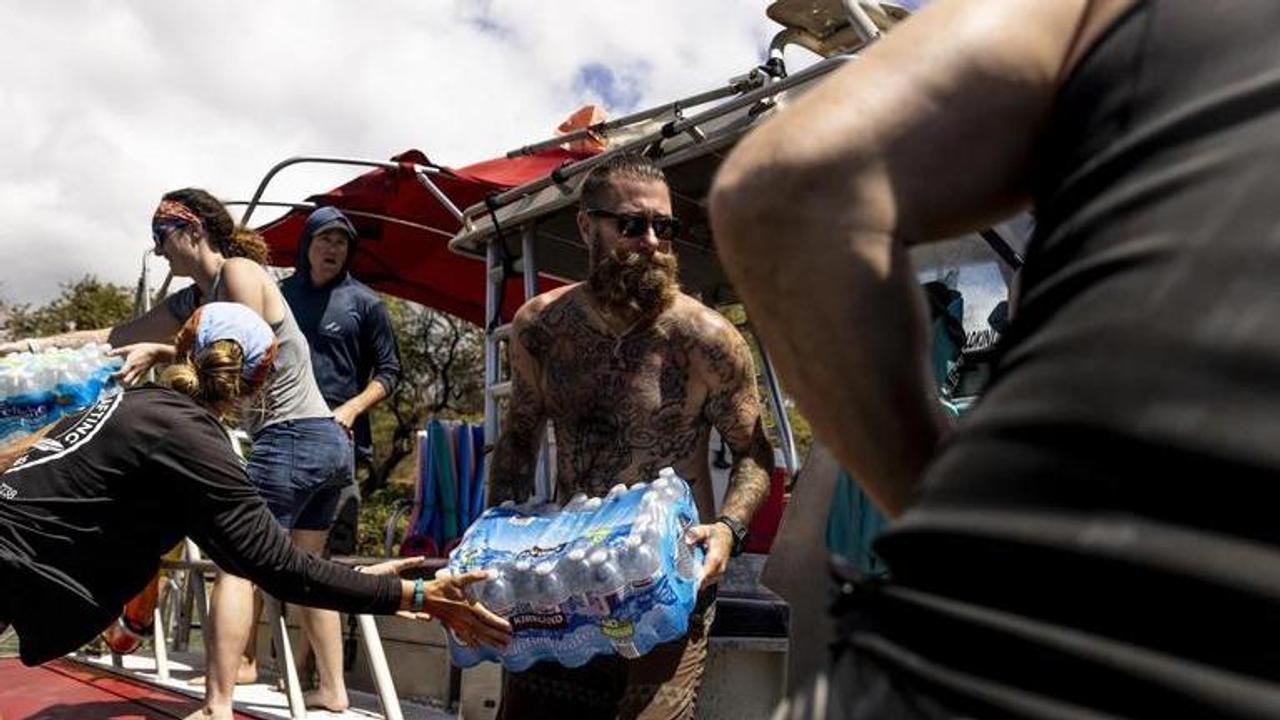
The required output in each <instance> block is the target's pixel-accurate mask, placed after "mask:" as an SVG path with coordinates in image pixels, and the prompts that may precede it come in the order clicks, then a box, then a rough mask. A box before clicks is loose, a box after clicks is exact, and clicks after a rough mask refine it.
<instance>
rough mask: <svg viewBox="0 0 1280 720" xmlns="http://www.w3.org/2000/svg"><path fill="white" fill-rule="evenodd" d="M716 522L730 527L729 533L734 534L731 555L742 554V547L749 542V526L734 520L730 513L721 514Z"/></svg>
mask: <svg viewBox="0 0 1280 720" xmlns="http://www.w3.org/2000/svg"><path fill="white" fill-rule="evenodd" d="M716 522H718V523H720V524H722V525H724V526H725V527H727V528H729V534H730V535H733V549H731V550H730V551H729V557H738V556H739V555H741V554H742V547H743V546H744V545H746V543H747V526H746V525H743V524H742V523H740V522H738V521H737V520H734V519H733V518H731V517H729V516H728V515H721V516H720V517H718V518H716Z"/></svg>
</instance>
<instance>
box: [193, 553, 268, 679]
mask: <svg viewBox="0 0 1280 720" xmlns="http://www.w3.org/2000/svg"><path fill="white" fill-rule="evenodd" d="M218 577H219V578H221V577H222V573H221V572H219V573H218ZM213 588H214V590H213V591H214V593H215V596H216V593H217V592H218V583H217V582H215V583H214V585H213ZM213 602H214V601H212V600H211V601H210V604H209V609H210V613H212V612H213ZM252 612H253V615H252V616H251V619H250V621H249V639H248V640H247V641H246V642H245V646H244V653H243V654H241V656H240V667H239V668H238V669H237V670H236V684H237V685H252V684H253V683H256V682H258V653H257V649H258V618H260V617H262V593H261V592H260V591H259V590H258V589H257V588H254V589H253V611H252ZM209 626H210V629H209V632H210V633H213V632H215V631H214V630H213V629H212V628H213V623H212V622H210V623H209ZM206 645H207V643H206ZM211 647H212V646H211V645H210V646H207V647H206V653H205V654H206V655H207V656H208V657H210V658H212V657H213V651H212V650H211V649H209V648H211ZM207 682H208V678H207V677H205V676H203V675H201V676H198V677H193V678H191V679H190V680H188V681H187V683H188V684H190V685H204V684H206V683H207Z"/></svg>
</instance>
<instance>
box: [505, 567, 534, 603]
mask: <svg viewBox="0 0 1280 720" xmlns="http://www.w3.org/2000/svg"><path fill="white" fill-rule="evenodd" d="M507 581H508V582H509V583H510V584H511V600H512V602H513V603H515V604H516V605H524V604H532V603H533V598H534V582H533V563H531V562H529V561H528V560H517V561H516V562H515V563H513V564H512V565H511V566H510V567H509V568H508V570H507Z"/></svg>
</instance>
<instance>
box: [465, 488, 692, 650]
mask: <svg viewBox="0 0 1280 720" xmlns="http://www.w3.org/2000/svg"><path fill="white" fill-rule="evenodd" d="M696 519H697V510H696V508H695V507H694V504H693V497H692V494H691V493H690V492H689V488H688V485H686V484H685V482H684V481H683V480H681V479H680V478H679V477H677V476H676V474H675V472H674V471H672V470H670V469H669V468H668V469H664V470H663V471H662V473H661V474H660V476H659V477H658V478H656V479H655V480H654V481H653V482H652V483H649V484H646V483H637V484H636V485H633V486H632V487H630V488H627V487H626V486H624V485H615V486H614V487H613V488H611V489H610V490H609V492H608V494H607V495H605V496H604V497H603V498H601V497H591V498H589V497H587V496H585V495H583V494H581V493H579V494H577V495H574V496H573V497H572V498H570V499H569V501H568V502H567V503H566V504H565V506H564V508H563V509H561V508H558V507H554V506H548V505H547V504H545V503H543V501H542V499H541V498H531V499H530V500H529V501H527V502H525V503H521V504H519V505H516V504H514V503H504V504H503V505H502V506H500V507H497V508H491V509H489V510H487V511H486V512H485V513H484V514H483V515H481V516H480V519H479V520H477V521H476V522H475V524H473V525H472V526H471V527H470V528H469V529H468V530H467V533H466V535H465V536H464V538H463V541H462V543H461V544H460V545H459V546H458V547H457V548H456V549H455V550H454V551H453V552H452V553H451V554H450V556H449V566H448V568H447V571H449V572H457V573H462V572H467V571H470V570H476V569H487V570H489V571H490V573H491V578H490V579H489V580H487V581H484V582H480V583H476V584H475V585H472V586H471V587H470V588H469V592H470V593H471V594H472V597H473V598H475V599H476V600H478V601H480V602H482V603H484V604H485V606H486V607H488V608H489V609H491V610H493V611H494V612H496V613H498V614H499V615H503V616H505V617H507V618H508V619H509V620H510V621H511V625H512V627H513V629H514V631H515V633H514V638H513V640H512V643H511V644H510V645H509V646H508V647H507V648H506V650H504V651H501V652H499V651H497V650H493V649H489V648H474V647H467V646H465V645H461V644H460V643H458V642H457V641H456V639H453V638H451V642H450V647H451V651H452V655H453V661H454V663H455V664H457V665H459V666H461V667H469V666H471V665H474V664H476V663H478V662H481V661H483V660H497V661H500V662H502V663H503V664H504V665H506V666H507V668H509V669H511V670H515V671H519V670H523V669H525V668H527V667H529V666H530V665H532V664H533V663H535V662H538V661H539V660H545V659H550V660H555V661H556V662H559V663H560V664H562V665H566V666H569V667H576V666H578V665H581V664H583V663H585V662H587V661H588V660H590V659H591V658H592V657H594V656H596V655H599V654H602V653H618V654H621V655H623V656H625V657H638V656H640V655H643V654H644V653H646V652H648V651H649V650H650V649H652V648H653V646H654V645H656V644H658V643H661V642H666V641H668V640H673V639H675V638H678V637H681V636H682V635H684V634H685V633H686V632H687V631H688V618H689V613H690V612H692V610H693V606H694V602H695V599H696V594H697V589H698V583H699V581H700V580H701V569H702V549H701V548H700V547H695V546H690V545H689V544H688V543H687V542H686V541H685V539H684V531H685V530H686V529H687V528H688V527H689V526H690V525H692V524H693V523H695V522H696Z"/></svg>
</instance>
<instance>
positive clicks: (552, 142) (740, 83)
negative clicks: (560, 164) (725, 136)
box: [507, 68, 768, 158]
mask: <svg viewBox="0 0 1280 720" xmlns="http://www.w3.org/2000/svg"><path fill="white" fill-rule="evenodd" d="M767 77H768V73H767V72H765V71H762V70H761V69H760V68H756V69H754V70H752V71H751V72H749V73H747V74H746V75H743V76H741V77H738V78H733V79H731V80H730V81H729V84H728V85H726V86H724V87H722V88H716V89H715V90H708V91H706V92H701V93H698V94H696V95H690V96H689V97H687V98H681V99H679V100H675V101H673V102H669V103H665V104H662V105H655V106H653V107H651V108H646V109H644V110H639V111H637V112H633V113H631V114H630V115H623V116H622V117H620V118H615V119H613V120H608V121H606V122H599V123H596V124H595V125H592V126H590V127H586V128H583V129H581V130H574V131H573V132H568V133H565V134H563V135H557V136H555V137H553V138H547V139H546V140H540V141H538V142H535V143H530V144H529V145H525V146H523V147H519V148H517V149H515V150H511V151H509V152H508V153H507V157H508V158H515V157H520V156H522V155H532V154H534V153H536V152H538V151H540V150H545V149H547V148H551V147H556V146H559V145H564V144H566V143H570V142H573V141H575V140H582V139H584V138H589V137H592V136H599V135H608V134H609V132H610V131H613V130H617V129H618V128H623V127H626V126H628V125H633V124H635V123H638V122H642V121H644V120H652V119H653V118H655V117H660V116H662V115H665V114H667V113H672V114H678V113H679V112H680V111H681V110H684V109H686V108H691V107H697V106H698V105H704V104H706V103H709V102H711V101H712V100H719V99H721V98H726V97H729V96H731V95H737V94H738V93H742V92H747V91H749V90H754V89H755V88H757V87H760V86H762V85H764V84H765V82H766V78H767Z"/></svg>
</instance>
